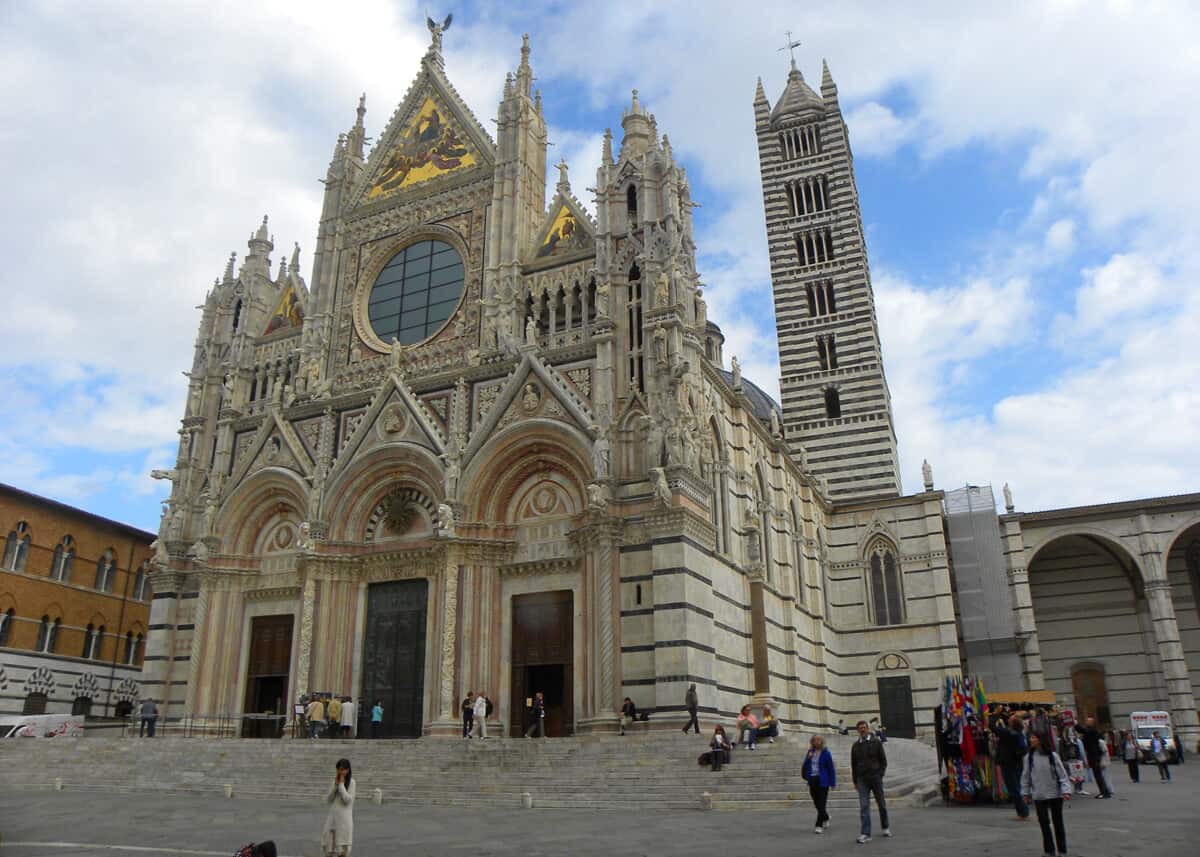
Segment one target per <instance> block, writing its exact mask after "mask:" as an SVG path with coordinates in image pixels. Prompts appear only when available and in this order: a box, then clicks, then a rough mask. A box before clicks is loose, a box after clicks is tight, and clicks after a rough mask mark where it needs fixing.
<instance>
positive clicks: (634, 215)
mask: <svg viewBox="0 0 1200 857" xmlns="http://www.w3.org/2000/svg"><path fill="white" fill-rule="evenodd" d="M637 202H638V200H637V188H636V187H634V186H633V185H630V186H629V189H628V190H626V191H625V213H626V214H627V215H629V228H630V229H631V230H632V229H637V222H638V206H637Z"/></svg>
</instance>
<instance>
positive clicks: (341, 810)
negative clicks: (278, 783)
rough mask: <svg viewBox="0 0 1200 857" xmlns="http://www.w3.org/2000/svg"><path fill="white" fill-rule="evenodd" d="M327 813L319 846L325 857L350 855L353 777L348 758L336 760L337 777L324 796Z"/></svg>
mask: <svg viewBox="0 0 1200 857" xmlns="http://www.w3.org/2000/svg"><path fill="white" fill-rule="evenodd" d="M325 802H326V803H327V804H329V814H328V815H326V816H325V827H324V829H323V830H322V831H321V847H322V848H323V849H324V852H325V857H350V847H351V846H352V845H353V844H354V779H353V777H352V776H351V772H350V760H349V759H338V760H337V777H336V779H334V781H333V785H332V786H330V787H329V794H327V795H326V796H325Z"/></svg>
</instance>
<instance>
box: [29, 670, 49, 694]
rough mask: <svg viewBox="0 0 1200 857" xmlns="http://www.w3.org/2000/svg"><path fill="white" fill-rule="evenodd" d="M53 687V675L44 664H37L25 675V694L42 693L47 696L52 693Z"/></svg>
mask: <svg viewBox="0 0 1200 857" xmlns="http://www.w3.org/2000/svg"><path fill="white" fill-rule="evenodd" d="M54 688H55V683H54V675H53V674H52V673H51V672H50V670H48V669H47V668H46V667H44V666H39V667H38V668H37V669H35V670H34V671H33V672H31V673H30V674H29V675H27V676H26V677H25V695H26V696H28V695H29V694H31V693H44V694H46V696H47V697H49V696H51V695H53V693H54Z"/></svg>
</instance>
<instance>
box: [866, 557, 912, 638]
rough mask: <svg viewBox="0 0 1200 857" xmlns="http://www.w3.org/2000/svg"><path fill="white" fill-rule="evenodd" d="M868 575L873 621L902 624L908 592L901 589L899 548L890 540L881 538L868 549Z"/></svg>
mask: <svg viewBox="0 0 1200 857" xmlns="http://www.w3.org/2000/svg"><path fill="white" fill-rule="evenodd" d="M867 577H868V581H867V590H868V593H869V598H870V604H871V621H872V622H873V623H874V624H876V625H899V624H902V623H903V622H904V594H903V593H902V592H901V590H900V568H899V564H898V563H897V561H896V549H895V548H893V547H892V545H891V544H890V543H889V542H886V541H884V540H883V539H877V540H876V541H875V543H874V544H873V545H872V546H871V549H870V550H868V551H867Z"/></svg>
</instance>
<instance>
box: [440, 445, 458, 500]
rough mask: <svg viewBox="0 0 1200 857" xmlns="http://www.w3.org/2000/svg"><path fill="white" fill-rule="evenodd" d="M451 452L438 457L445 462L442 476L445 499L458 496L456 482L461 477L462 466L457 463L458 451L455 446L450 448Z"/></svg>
mask: <svg viewBox="0 0 1200 857" xmlns="http://www.w3.org/2000/svg"><path fill="white" fill-rule="evenodd" d="M450 449H451V451H450V452H449V453H446V454H444V455H439V456H438V457H439V458H440V459H442V461H443V462H445V472H444V474H443V486H444V488H445V491H446V496H447V497H457V496H458V480H459V478H460V477H461V476H462V465H461V464H460V463H459V461H460V458H459V451H458V448H457V447H456V446H453V445H452V446H451V448H450Z"/></svg>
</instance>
